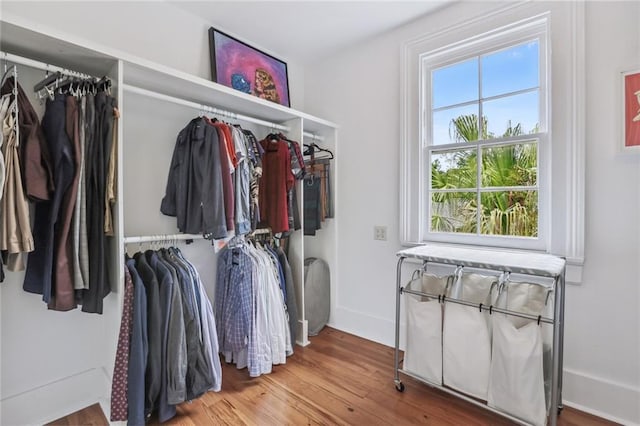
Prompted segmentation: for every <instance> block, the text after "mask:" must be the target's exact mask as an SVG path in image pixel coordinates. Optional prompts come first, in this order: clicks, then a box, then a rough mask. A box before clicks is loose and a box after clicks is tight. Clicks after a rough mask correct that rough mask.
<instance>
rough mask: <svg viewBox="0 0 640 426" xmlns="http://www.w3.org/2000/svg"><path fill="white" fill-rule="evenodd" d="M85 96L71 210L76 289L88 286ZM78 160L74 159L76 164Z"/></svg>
mask: <svg viewBox="0 0 640 426" xmlns="http://www.w3.org/2000/svg"><path fill="white" fill-rule="evenodd" d="M87 130H88V129H87V96H83V97H82V98H81V99H80V109H79V113H78V131H79V132H78V136H79V144H78V145H77V147H76V149H77V152H76V155H77V156H79V158H80V165H79V169H80V173H79V177H78V191H77V194H76V205H75V209H74V212H73V251H72V257H73V282H74V288H75V289H76V290H83V289H87V288H89V253H88V251H89V246H88V242H87V206H86V202H85V201H86V199H87V185H86V182H87V181H86V159H85V156H86V149H87V148H86V140H87V134H88V131H87ZM77 164H78V160H77V159H76V165H77Z"/></svg>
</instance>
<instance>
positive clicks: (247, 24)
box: [169, 0, 454, 65]
mask: <svg viewBox="0 0 640 426" xmlns="http://www.w3.org/2000/svg"><path fill="white" fill-rule="evenodd" d="M453 1H454V0H423V1H266V0H262V1H217V0H216V1H208V2H202V1H169V3H172V4H173V5H175V6H177V7H179V8H181V9H183V10H185V11H187V12H189V13H191V14H194V15H197V16H199V17H201V18H203V19H204V20H206V21H207V22H209V23H210V24H211V26H213V27H216V28H218V29H220V30H221V31H224V32H228V33H230V35H234V36H236V37H238V38H240V39H242V40H244V41H247V42H249V43H250V44H253V45H257V46H261V47H262V48H263V49H265V50H268V51H269V52H270V53H272V54H274V55H276V56H280V57H281V58H287V60H289V61H296V62H299V63H301V64H302V65H309V64H312V63H314V62H316V61H318V60H320V59H322V58H324V57H327V56H329V55H330V54H331V53H334V52H336V51H338V50H341V49H344V48H346V47H348V46H351V45H354V44H356V43H359V42H362V41H364V40H366V39H368V38H371V37H374V36H376V35H378V34H381V33H384V32H386V31H389V30H391V29H393V28H397V27H399V26H401V25H403V24H406V23H407V22H410V21H412V20H414V19H416V18H418V17H420V16H423V15H425V14H427V13H431V12H433V11H434V10H436V9H439V8H442V7H443V6H445V5H447V4H450V3H452V2H453Z"/></svg>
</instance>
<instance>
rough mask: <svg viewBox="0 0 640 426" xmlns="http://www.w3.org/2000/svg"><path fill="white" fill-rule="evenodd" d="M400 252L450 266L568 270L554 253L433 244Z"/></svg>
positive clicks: (541, 272) (555, 273) (548, 272)
mask: <svg viewBox="0 0 640 426" xmlns="http://www.w3.org/2000/svg"><path fill="white" fill-rule="evenodd" d="M397 255H398V256H399V257H409V258H414V259H420V260H426V261H431V262H436V263H444V264H449V265H461V266H467V267H476V268H485V269H493V270H496V271H506V272H513V273H519V274H529V275H538V276H542V277H552V278H556V277H559V276H561V275H562V274H563V273H564V268H565V263H566V262H565V260H564V259H562V258H560V257H557V256H553V255H550V254H542V253H520V252H512V251H501V250H489V249H473V248H462V247H448V246H429V245H424V246H418V247H413V248H410V249H406V250H401V251H399V252H398V253H397Z"/></svg>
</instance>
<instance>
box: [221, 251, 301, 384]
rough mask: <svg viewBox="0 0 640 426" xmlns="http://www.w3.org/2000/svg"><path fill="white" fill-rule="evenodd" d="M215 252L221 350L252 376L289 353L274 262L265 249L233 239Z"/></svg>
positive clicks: (257, 374) (288, 340) (226, 356)
mask: <svg viewBox="0 0 640 426" xmlns="http://www.w3.org/2000/svg"><path fill="white" fill-rule="evenodd" d="M230 244H231V245H229V246H227V247H225V248H224V249H223V250H222V251H221V252H220V254H219V257H218V267H217V274H216V290H215V291H216V293H215V295H216V296H215V315H216V324H217V327H218V339H219V342H220V352H221V353H222V355H223V356H224V358H225V360H226V362H233V363H235V364H236V367H237V368H239V369H242V368H247V369H248V372H249V375H250V376H251V377H257V376H260V375H262V374H268V373H270V372H271V369H272V366H273V365H276V364H283V363H285V362H286V357H287V356H289V355H291V354H292V353H293V347H292V343H291V333H290V328H289V323H288V316H287V310H286V304H285V298H284V294H283V292H282V285H281V284H280V278H279V272H278V269H277V263H276V262H277V261H276V260H274V258H273V257H272V255H271V254H270V253H268V252H267V251H266V250H265V249H264V248H262V247H260V246H258V247H256V246H253V245H251V244H248V243H246V242H243V241H233V242H232V243H230Z"/></svg>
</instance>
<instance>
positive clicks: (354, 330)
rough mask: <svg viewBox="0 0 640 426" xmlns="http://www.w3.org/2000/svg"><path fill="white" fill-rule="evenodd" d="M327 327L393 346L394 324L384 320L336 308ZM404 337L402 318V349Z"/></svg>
mask: <svg viewBox="0 0 640 426" xmlns="http://www.w3.org/2000/svg"><path fill="white" fill-rule="evenodd" d="M329 325H330V326H331V327H333V328H336V329H338V330H341V331H344V332H347V333H350V334H355V335H356V336H360V337H362V338H365V339H367V340H372V341H374V342H377V343H381V344H383V345H386V346H394V345H395V335H396V328H395V327H396V326H395V322H394V321H389V320H388V319H386V318H381V317H377V316H373V315H369V314H365V313H363V312H358V311H354V310H351V309H348V308H343V307H341V306H338V307H336V309H335V312H334V316H333V318H332V321H331V323H330V324H329ZM405 335H406V333H405V327H404V318H402V319H401V320H400V348H404V338H405Z"/></svg>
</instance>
